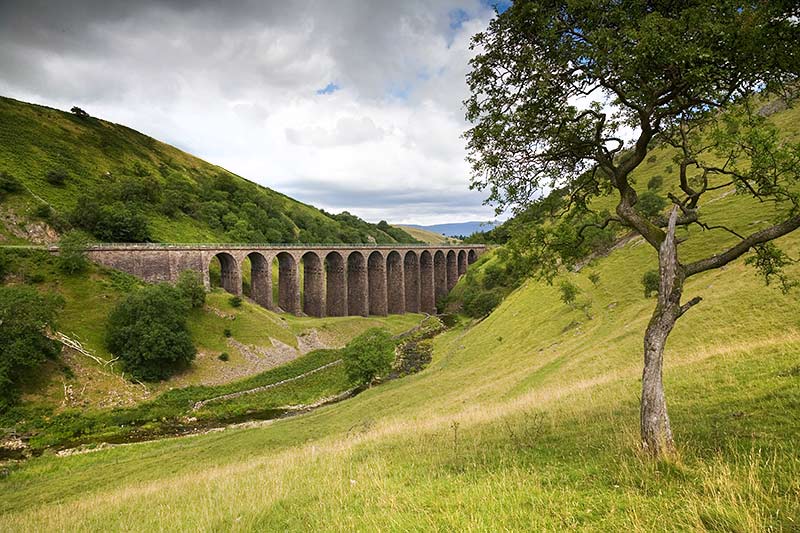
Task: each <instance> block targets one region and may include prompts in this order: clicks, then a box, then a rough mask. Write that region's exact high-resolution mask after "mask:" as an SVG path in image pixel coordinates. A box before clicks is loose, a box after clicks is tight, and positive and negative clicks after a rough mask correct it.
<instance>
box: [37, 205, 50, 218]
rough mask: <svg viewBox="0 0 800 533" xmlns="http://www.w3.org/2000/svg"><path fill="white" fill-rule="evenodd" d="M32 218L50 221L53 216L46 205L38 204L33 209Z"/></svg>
mask: <svg viewBox="0 0 800 533" xmlns="http://www.w3.org/2000/svg"><path fill="white" fill-rule="evenodd" d="M33 216H35V217H36V218H41V219H42V220H50V217H52V216H53V208H52V207H50V206H49V205H47V204H38V205H37V206H36V207H34V208H33Z"/></svg>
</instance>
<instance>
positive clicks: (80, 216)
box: [70, 196, 150, 242]
mask: <svg viewBox="0 0 800 533" xmlns="http://www.w3.org/2000/svg"><path fill="white" fill-rule="evenodd" d="M70 221H71V222H72V224H73V225H74V226H76V227H79V228H81V229H84V230H86V231H88V232H89V233H91V234H92V235H94V236H95V237H96V238H97V239H98V240H100V241H104V242H147V241H149V240H150V228H149V227H148V224H147V217H145V216H144V214H142V213H141V212H140V211H139V210H137V209H134V208H132V207H130V206H128V205H126V204H124V203H122V202H114V203H111V204H103V203H102V202H100V201H99V200H98V199H97V198H93V197H91V196H81V197H80V198H79V199H78V203H77V205H76V206H75V209H73V211H72V213H71V214H70Z"/></svg>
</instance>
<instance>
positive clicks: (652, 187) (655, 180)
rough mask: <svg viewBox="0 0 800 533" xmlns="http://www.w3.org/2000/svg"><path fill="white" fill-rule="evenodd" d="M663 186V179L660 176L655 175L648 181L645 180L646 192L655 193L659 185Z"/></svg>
mask: <svg viewBox="0 0 800 533" xmlns="http://www.w3.org/2000/svg"><path fill="white" fill-rule="evenodd" d="M663 184H664V177H663V176H662V175H661V174H656V175H655V176H653V177H652V178H650V179H649V180H647V190H648V191H657V190H658V189H660V188H661V185H663Z"/></svg>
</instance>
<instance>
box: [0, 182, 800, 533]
mask: <svg viewBox="0 0 800 533" xmlns="http://www.w3.org/2000/svg"><path fill="white" fill-rule="evenodd" d="M724 203H727V205H724ZM714 205H717V206H718V207H717V208H718V209H719V210H720V211H719V213H713V212H712V213H710V214H711V215H717V216H719V217H725V216H727V215H726V212H727V209H728V208H729V207H731V206H734V207H735V209H736V211H737V212H739V213H745V214H746V215H747V216H749V215H751V214H752V213H748V212H747V210H748V209H755V208H753V207H752V206H751V205H750V204H749V203H748V202H747V201H746V200H744V199H743V198H739V197H729V198H725V199H722V200H721V201H720V202H719V203H717V204H711V206H712V207H713V206H714ZM720 206H724V207H725V210H723V209H722V208H721V207H720ZM732 223H736V220H732ZM694 237H698V238H694ZM726 239H727V237H725V236H722V235H715V234H713V233H705V234H698V235H696V236H693V239H691V240H690V241H688V242H687V243H686V245H684V246H685V248H686V251H685V252H683V250H682V253H685V255H686V256H690V255H691V254H700V253H703V252H704V251H705V250H708V249H712V247H718V246H720V245H722V244H724V243H725V242H726ZM779 244H781V245H782V246H783V247H784V248H785V249H786V250H787V251H788V252H789V253H790V254H792V255H797V253H798V250H799V249H800V237H798V236H795V235H791V236H789V237H786V238H783V239H781V241H780V242H779ZM653 261H654V257H653V252H652V251H651V250H650V249H649V247H647V246H646V245H643V244H641V243H640V242H639V241H637V240H634V241H631V242H629V243H628V244H627V245H625V246H624V247H622V248H620V249H618V250H616V251H614V252H613V253H612V254H611V255H609V256H608V257H605V258H600V259H597V260H596V261H595V262H594V263H593V264H592V265H591V266H590V267H589V269H588V270H587V269H584V270H583V271H581V272H577V273H571V274H569V276H570V278H571V279H572V280H573V281H574V282H575V283H576V284H577V285H578V286H579V287H580V288H581V295H580V296H579V297H580V298H584V299H587V300H591V315H592V318H591V319H588V318H587V317H586V316H585V315H584V314H583V313H582V312H581V311H578V310H574V309H572V308H570V307H568V306H566V305H564V304H563V303H562V302H561V301H560V299H559V293H558V290H557V288H555V287H553V286H549V285H547V284H545V283H542V282H538V281H535V280H529V281H527V282H525V283H524V284H523V286H522V287H520V288H519V289H518V290H517V291H515V292H514V293H512V294H511V295H510V296H509V297H508V298H507V299H506V300H504V302H503V303H502V304H501V305H500V306H499V307H498V308H497V309H496V310H495V311H494V312H493V313H492V314H491V315H490V316H489V317H487V318H486V319H484V320H482V321H479V322H477V323H464V324H463V325H461V326H459V327H456V328H454V329H452V330H450V331H448V332H446V333H444V334H442V335H440V336H439V337H437V338H435V339H434V347H435V349H434V359H433V361H432V363H431V365H430V366H429V367H428V368H427V369H426V370H424V371H423V372H421V373H419V374H416V375H413V376H409V377H406V378H403V379H401V380H395V381H392V382H388V383H386V384H384V385H381V386H379V387H375V388H372V389H369V390H367V391H366V392H364V393H362V394H360V395H359V396H357V397H355V398H353V399H350V400H346V401H344V402H341V403H338V404H335V405H330V406H326V407H323V408H320V409H318V410H317V411H314V412H313V413H310V414H307V415H303V416H299V417H296V418H292V419H286V420H277V421H273V422H271V423H268V424H265V425H263V426H258V427H252V428H238V429H237V428H232V429H228V430H226V431H223V432H219V433H211V434H207V435H200V436H193V437H186V438H179V439H168V440H162V441H158V442H152V443H142V444H135V445H129V446H121V447H117V448H112V449H107V450H102V451H97V452H94V453H89V454H85V455H77V456H71V457H65V458H58V457H53V456H43V457H40V458H36V459H33V460H31V461H29V462H27V463H25V464H23V465H19V466H17V467H14V468H12V469H11V471H10V473H9V475H8V476H7V477H6V478H5V479H4V480H3V481H1V482H0V492H2V494H3V498H2V500H0V509H1V510H2V512H3V514H4V516H3V520H2V525H0V528H3V529H5V530H9V531H19V530H59V529H67V528H72V529H81V530H90V531H91V530H98V531H99V530H109V529H126V530H142V531H145V530H152V529H168V530H184V531H189V530H192V531H222V530H226V531H227V530H232V531H252V530H265V529H290V530H309V531H311V530H314V531H321V530H329V531H341V530H396V531H414V530H440V531H452V530H485V531H497V530H520V531H522V530H561V529H581V530H594V531H609V530H616V531H623V530H624V531H652V530H666V531H686V530H700V531H703V530H706V531H765V530H773V531H792V530H796V529H797V526H798V524H800V481H798V480H800V459H798V455H797V451H796V449H795V447H794V443H795V442H796V441H797V439H798V437H800V418H799V417H798V413H800V409H798V407H800V357H799V356H798V354H799V353H800V301H798V299H797V295H796V293H794V294H790V295H783V294H781V293H780V292H779V291H778V290H777V289H774V288H771V287H770V288H765V287H764V286H763V281H762V280H761V279H759V278H758V277H756V276H755V274H754V272H753V271H752V269H750V268H749V267H746V266H745V265H744V264H743V262H742V261H739V262H736V263H734V264H732V265H729V266H728V267H727V268H725V269H721V270H718V271H713V272H709V273H706V274H703V275H701V276H698V277H696V278H692V279H690V281H689V282H688V283H687V287H686V295H687V297H691V296H694V295H701V296H703V297H704V301H703V302H702V303H701V304H700V305H698V306H696V307H695V308H693V309H692V311H691V312H690V313H689V314H687V315H686V317H684V318H683V319H682V320H681V321H679V322H678V325H677V326H676V329H675V331H674V333H673V335H672V336H671V337H670V342H669V345H668V347H667V353H666V359H665V365H666V368H665V381H666V386H667V393H668V401H669V405H670V410H671V414H672V419H673V429H674V431H675V434H676V439H677V442H678V445H679V458H678V459H676V460H675V461H671V462H652V461H650V460H649V459H647V458H646V457H643V456H642V455H641V453H640V452H639V450H638V392H639V377H640V373H641V350H642V348H641V346H642V335H643V331H644V328H645V326H646V323H647V321H648V319H649V315H650V312H651V311H652V306H653V304H654V300H653V299H652V298H651V299H646V298H645V297H644V295H643V291H642V287H641V285H640V283H639V280H640V278H641V276H642V274H643V273H644V272H645V271H647V270H649V269H650V268H652V265H653ZM589 270H591V271H593V272H597V273H598V274H599V275H600V282H599V283H598V285H597V286H594V285H593V284H592V283H591V282H589V280H588V278H587V272H588V271H589ZM620 273H624V274H620ZM790 274H792V275H794V276H797V275H800V269H798V267H797V266H796V265H795V266H793V267H791V269H790ZM237 320H238V319H237ZM294 320H295V319H291V318H290V319H287V323H289V324H290V328H292V327H295V326H294V325H292V322H293V321H294ZM297 320H298V321H300V319H297ZM327 320H333V319H320V322H325V321H327Z"/></svg>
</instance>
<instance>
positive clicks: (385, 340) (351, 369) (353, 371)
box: [342, 328, 395, 385]
mask: <svg viewBox="0 0 800 533" xmlns="http://www.w3.org/2000/svg"><path fill="white" fill-rule="evenodd" d="M394 348H395V343H394V340H392V335H391V334H390V333H389V332H388V331H386V330H385V329H381V328H370V329H368V330H367V331H365V332H364V333H362V334H361V335H359V336H358V337H356V338H355V339H353V340H352V341H350V342H349V343H348V344H347V346H346V347H345V348H344V354H343V356H342V359H343V360H344V367H345V372H346V373H347V377H348V378H349V379H350V381H351V382H353V383H355V384H357V385H368V384H369V383H371V382H372V381H373V380H374V379H375V378H377V377H379V376H383V375H385V374H387V373H388V372H389V371H390V370H391V369H392V363H393V362H394Z"/></svg>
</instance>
